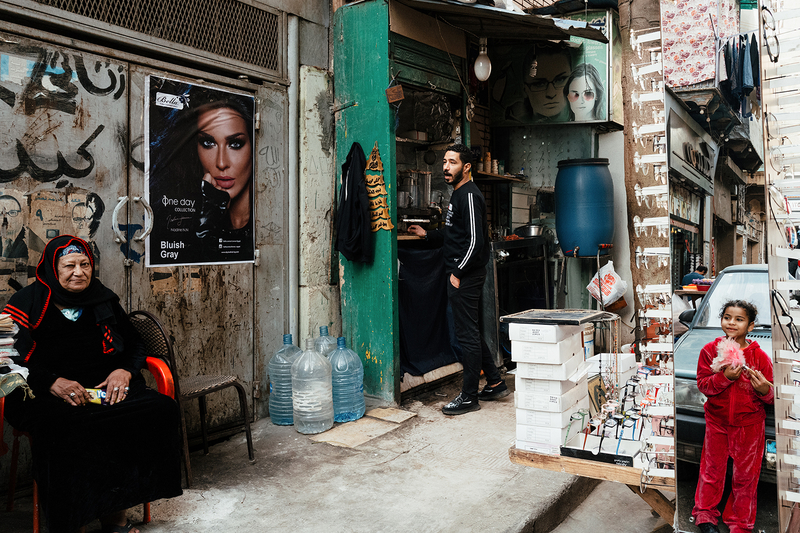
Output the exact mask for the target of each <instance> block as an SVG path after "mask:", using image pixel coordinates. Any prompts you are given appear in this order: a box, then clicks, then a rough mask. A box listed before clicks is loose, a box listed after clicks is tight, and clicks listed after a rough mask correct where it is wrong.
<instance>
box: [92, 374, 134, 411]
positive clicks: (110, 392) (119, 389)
mask: <svg viewBox="0 0 800 533" xmlns="http://www.w3.org/2000/svg"><path fill="white" fill-rule="evenodd" d="M130 381H131V373H130V372H128V371H127V370H123V369H121V368H118V369H116V370H114V371H113V372H112V373H110V374H109V375H108V377H107V378H106V380H105V381H104V382H102V383H101V384H99V385H98V386H97V388H98V389H102V388H103V387H105V388H106V401H107V402H108V404H109V405H114V404H115V403H119V402H121V401H122V400H124V399H125V398H127V397H128V384H129V383H130Z"/></svg>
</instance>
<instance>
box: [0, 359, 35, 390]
mask: <svg viewBox="0 0 800 533" xmlns="http://www.w3.org/2000/svg"><path fill="white" fill-rule="evenodd" d="M15 366H16V365H15ZM2 368H7V367H2ZM26 373H27V372H26ZM17 388H20V389H22V390H23V391H25V396H26V397H28V398H33V392H32V391H31V388H30V387H29V386H28V382H27V381H25V378H24V377H22V374H19V373H17V372H9V373H8V374H0V398H3V397H5V396H8V395H9V394H11V391H13V390H14V389H17Z"/></svg>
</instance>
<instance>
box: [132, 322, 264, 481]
mask: <svg viewBox="0 0 800 533" xmlns="http://www.w3.org/2000/svg"><path fill="white" fill-rule="evenodd" d="M128 316H129V318H130V319H131V322H132V323H133V325H134V327H135V328H136V329H137V331H139V335H141V337H142V340H144V343H145V346H146V347H147V355H148V356H150V357H156V358H159V359H161V360H163V361H165V362H166V363H167V365H169V368H170V370H171V371H172V376H173V378H174V383H175V400H176V401H177V402H178V407H179V408H180V412H181V433H182V434H183V458H184V467H185V469H186V486H187V487H191V485H192V467H191V462H190V460H189V439H188V436H187V432H186V418H185V416H184V413H183V407H182V405H181V402H182V401H183V400H191V399H192V398H197V399H198V401H199V404H200V428H201V432H202V438H203V451H204V453H205V454H206V455H208V429H207V427H206V398H205V396H206V395H207V394H210V393H212V392H217V391H220V390H223V389H226V388H228V387H234V388H235V389H236V392H237V393H238V395H239V405H240V408H241V412H242V417H243V418H244V431H245V435H246V437H247V454H248V457H249V459H250V462H255V456H254V453H253V437H252V434H251V432H250V411H249V409H248V408H247V394H246V393H245V390H244V387H243V386H242V384H241V383H240V382H239V380H238V379H237V378H236V377H235V376H225V375H201V376H197V377H194V378H184V379H180V377H179V374H178V372H177V362H176V359H175V351H174V349H173V346H172V340H171V338H170V335H169V334H168V333H167V330H166V328H165V327H164V326H163V324H162V323H161V321H160V320H158V318H156V316H155V315H153V314H152V313H150V312H149V311H141V310H140V311H132V312H131V313H129V315H128ZM147 322H149V324H147Z"/></svg>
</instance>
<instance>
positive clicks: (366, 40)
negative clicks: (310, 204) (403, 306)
mask: <svg viewBox="0 0 800 533" xmlns="http://www.w3.org/2000/svg"><path fill="white" fill-rule="evenodd" d="M333 54H334V60H333V61H334V98H335V105H336V106H339V107H341V106H348V105H349V104H352V103H355V104H356V105H349V107H344V108H343V109H342V110H341V111H338V112H337V113H336V116H335V119H336V180H337V183H336V185H337V188H339V187H341V178H342V177H341V168H342V164H343V163H344V161H345V159H346V158H347V154H348V152H349V151H350V147H351V146H352V143H354V142H358V143H359V144H360V145H361V147H362V148H363V149H364V153H365V155H366V156H367V158H369V154H370V151H371V150H372V148H373V146H374V144H375V142H376V141H377V143H378V150H380V155H381V160H382V161H383V165H384V180H385V182H386V191H387V193H388V197H387V201H388V203H389V210H390V212H391V214H392V224H393V225H395V226H396V224H397V215H396V213H395V196H396V195H395V193H394V191H395V187H396V180H395V173H396V172H395V153H394V152H395V150H394V148H395V140H394V128H393V125H394V115H393V113H392V112H391V108H390V106H389V104H388V103H387V101H386V94H385V93H384V91H385V89H386V87H387V86H388V85H389V81H390V79H391V78H390V75H389V6H388V3H387V2H385V1H383V0H373V1H367V2H361V3H357V4H348V5H345V6H343V7H340V8H339V9H337V10H336V13H335V15H334V46H333ZM373 235H374V237H375V258H374V261H373V262H372V264H369V265H365V264H361V263H351V262H349V261H347V260H346V259H345V258H344V257H343V256H340V264H341V267H340V273H341V282H342V287H341V301H342V331H343V334H344V336H345V337H346V338H347V339H348V342H349V343H351V345H352V347H353V350H355V351H356V352H357V353H358V354H359V355H360V356H361V358H362V361H363V362H364V392H365V393H366V394H368V395H370V396H375V397H378V398H380V399H382V400H385V401H388V402H395V401H399V399H400V387H399V385H400V375H399V372H400V354H399V347H398V343H397V339H398V329H399V326H398V312H397V232H396V230H392V231H386V230H379V231H378V232H376V233H374V234H373Z"/></svg>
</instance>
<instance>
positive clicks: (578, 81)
mask: <svg viewBox="0 0 800 533" xmlns="http://www.w3.org/2000/svg"><path fill="white" fill-rule="evenodd" d="M595 89H596V88H595V86H594V84H593V83H592V81H591V80H590V79H589V78H587V77H586V76H580V77H578V78H575V79H574V80H572V83H570V84H569V87H568V88H567V91H568V92H567V100H569V107H570V109H572V113H573V114H574V115H575V120H576V121H579V120H594V119H595V117H594V116H593V114H592V110H593V109H594V104H595V98H596V97H597V91H596V90H595Z"/></svg>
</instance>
